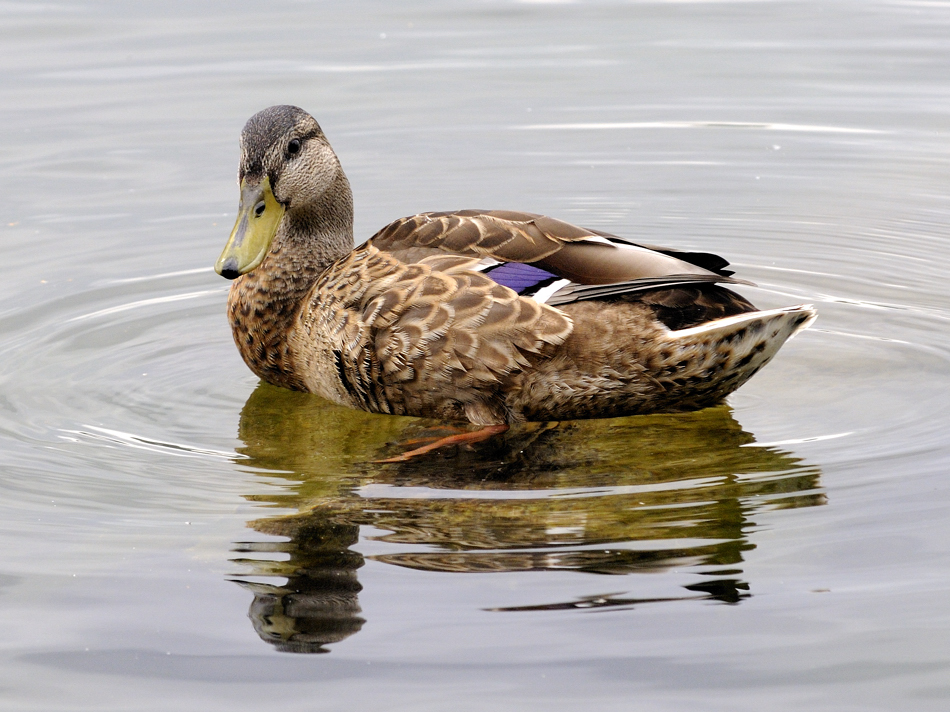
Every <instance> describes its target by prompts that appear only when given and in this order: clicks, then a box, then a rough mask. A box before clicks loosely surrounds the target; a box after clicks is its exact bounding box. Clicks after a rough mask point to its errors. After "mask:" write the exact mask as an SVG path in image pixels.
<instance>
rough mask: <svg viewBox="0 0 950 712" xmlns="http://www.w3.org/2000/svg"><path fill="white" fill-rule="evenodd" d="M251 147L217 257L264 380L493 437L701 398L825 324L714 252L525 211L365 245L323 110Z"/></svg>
mask: <svg viewBox="0 0 950 712" xmlns="http://www.w3.org/2000/svg"><path fill="white" fill-rule="evenodd" d="M240 152H241V154H240V163H239V170H238V183H239V185H240V203H239V208H238V215H237V220H236V222H235V225H234V229H233V230H232V232H231V235H230V237H229V239H228V241H227V244H226V246H225V248H224V251H223V252H222V253H221V256H220V257H219V258H218V260H217V262H216V264H215V270H216V272H217V273H218V274H220V275H221V276H222V277H225V278H227V279H229V280H233V281H232V284H231V287H230V291H229V295H228V302H227V313H228V318H229V321H230V325H231V330H232V334H233V337H234V342H235V344H236V345H237V348H238V351H239V352H240V354H241V356H242V358H243V359H244V361H245V363H246V364H247V365H248V367H250V369H251V371H253V372H254V373H255V374H256V375H257V376H258V377H259V378H261V379H263V380H264V381H266V382H268V383H271V384H273V385H275V386H279V387H282V388H288V389H292V390H296V391H306V392H309V393H313V394H316V395H318V396H321V397H322V398H324V399H326V400H328V401H331V402H333V403H336V404H339V405H342V406H346V407H350V408H357V409H362V410H365V411H370V412H373V413H383V414H391V415H406V416H419V417H426V418H436V419H439V420H443V421H457V422H460V423H468V424H471V425H474V426H479V427H481V428H484V429H486V432H489V433H494V432H499V431H502V430H504V429H506V428H507V427H509V426H511V425H512V424H515V423H522V422H529V421H537V422H552V421H564V420H575V419H584V418H607V417H617V416H627V415H637V414H646V413H666V412H677V411H693V410H698V409H701V408H706V407H710V406H714V405H717V404H719V403H721V402H722V401H723V400H724V399H725V398H726V396H728V395H729V394H730V393H732V392H733V391H735V390H736V389H737V388H739V387H740V386H741V385H742V384H744V383H745V382H746V381H747V380H749V378H751V377H752V376H753V375H754V374H755V373H756V372H757V371H759V370H760V369H761V368H762V367H763V366H765V365H766V364H767V363H768V362H769V361H770V360H771V359H772V358H773V357H774V356H775V354H776V353H777V352H778V350H779V349H780V348H781V346H782V345H783V344H784V343H785V342H786V341H787V340H788V339H789V338H791V337H792V336H793V335H794V334H796V333H797V332H799V331H800V330H802V329H804V328H806V327H807V326H808V325H809V324H811V322H812V321H814V319H815V317H816V312H815V309H814V308H813V307H812V306H811V305H808V304H802V305H798V306H792V307H784V308H779V309H769V310H758V309H757V308H756V307H754V306H753V305H752V304H751V303H750V302H749V301H748V300H747V299H746V298H745V297H743V296H741V295H739V294H738V293H737V292H735V291H733V290H732V289H730V288H729V287H730V286H732V285H736V284H745V285H750V284H752V283H751V282H747V281H745V280H742V279H739V278H737V277H735V276H733V275H734V272H733V271H731V270H729V269H727V267H728V266H729V263H728V262H727V261H726V260H725V259H723V258H722V257H719V256H718V255H714V254H711V253H707V252H694V251H688V250H679V249H674V248H666V247H659V246H655V245H650V244H644V243H642V242H639V241H636V240H633V239H629V238H626V237H620V236H618V235H614V234H611V233H607V232H603V231H600V230H592V229H588V228H583V227H578V226H576V225H573V224H570V223H568V222H564V221H561V220H558V219H555V218H551V217H547V216H544V215H538V214H533V213H528V212H519V211H513V210H475V209H466V210H458V211H451V212H428V213H421V214H418V215H412V216H409V217H403V218H400V219H398V220H395V221H393V222H391V223H390V224H389V225H386V226H385V227H383V228H382V229H381V230H380V231H379V232H377V233H376V234H375V235H374V236H372V237H371V238H369V239H368V240H367V241H365V242H364V243H362V244H360V245H358V246H355V247H354V236H353V193H352V190H351V188H350V184H349V181H348V180H347V178H346V175H345V173H344V172H343V169H342V167H341V164H340V161H339V159H338V157H337V155H336V153H335V152H334V150H333V149H332V148H331V146H330V143H329V141H328V140H327V137H326V135H325V134H324V132H323V130H322V129H321V127H320V125H319V124H318V123H317V121H316V119H314V118H313V116H311V115H310V114H309V113H307V112H306V111H304V110H303V109H301V108H298V107H295V106H272V107H270V108H268V109H265V110H263V111H261V112H259V113H257V114H255V115H254V116H252V117H251V118H250V119H249V120H248V121H247V124H246V125H245V126H244V129H243V131H242V132H241V139H240ZM726 285H729V286H726ZM466 427H470V426H466Z"/></svg>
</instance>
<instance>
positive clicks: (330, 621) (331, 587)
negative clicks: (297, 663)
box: [239, 518, 365, 653]
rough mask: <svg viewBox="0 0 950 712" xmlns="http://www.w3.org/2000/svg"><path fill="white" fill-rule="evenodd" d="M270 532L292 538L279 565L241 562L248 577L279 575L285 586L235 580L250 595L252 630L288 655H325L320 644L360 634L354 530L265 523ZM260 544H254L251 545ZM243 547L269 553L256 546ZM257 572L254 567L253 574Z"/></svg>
mask: <svg viewBox="0 0 950 712" xmlns="http://www.w3.org/2000/svg"><path fill="white" fill-rule="evenodd" d="M266 521H267V523H268V525H269V526H266V527H262V529H269V530H270V531H269V533H272V534H282V535H284V536H288V537H290V541H288V542H286V543H284V544H281V545H280V551H282V552H285V553H288V554H289V555H290V558H289V560H287V561H283V562H274V561H261V560H258V559H245V560H243V561H241V563H243V564H246V565H250V567H251V571H250V572H248V573H247V574H245V575H248V576H267V575H270V576H274V575H280V574H283V575H284V576H286V578H287V582H286V583H285V584H284V585H283V586H273V585H269V584H260V583H251V582H243V581H239V582H240V583H241V584H242V585H243V586H245V587H246V588H248V589H250V590H251V591H253V593H254V601H253V602H252V603H251V608H250V610H249V611H248V617H249V618H250V619H251V622H252V623H253V625H254V630H256V631H257V634H258V635H259V636H260V637H261V639H262V640H266V641H267V642H268V643H271V644H273V645H274V646H275V647H276V648H277V649H278V650H280V651H283V652H288V653H325V652H327V650H326V648H324V647H323V646H324V645H328V644H330V643H338V642H339V641H341V640H344V639H345V638H348V637H350V636H351V635H353V634H354V633H357V632H359V630H360V628H362V627H363V623H364V622H365V621H364V619H363V618H361V617H360V616H359V614H360V612H361V609H360V605H359V600H358V598H357V595H358V594H359V592H360V590H361V589H362V586H360V583H359V581H357V578H356V570H357V569H358V568H359V567H360V566H362V565H363V557H362V556H360V555H359V554H357V553H355V552H353V551H350V550H349V548H348V547H350V546H351V545H353V544H355V543H356V541H357V538H358V532H359V530H358V527H351V526H334V525H333V524H329V523H326V522H320V521H317V520H315V519H313V520H311V519H304V520H301V519H299V518H286V519H272V520H266ZM255 545H258V546H255ZM241 548H242V549H243V550H245V551H247V550H257V551H259V550H260V549H261V548H264V549H266V550H268V551H273V550H274V547H273V546H271V545H267V546H265V547H260V546H259V542H250V543H247V544H242V545H241ZM255 569H257V570H256V571H255Z"/></svg>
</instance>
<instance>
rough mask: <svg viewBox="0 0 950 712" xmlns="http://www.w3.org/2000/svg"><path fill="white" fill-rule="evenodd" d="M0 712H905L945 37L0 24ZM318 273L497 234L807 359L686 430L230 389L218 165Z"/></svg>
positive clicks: (702, 22) (948, 88)
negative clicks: (639, 282)
mask: <svg viewBox="0 0 950 712" xmlns="http://www.w3.org/2000/svg"><path fill="white" fill-rule="evenodd" d="M0 37H2V43H3V44H2V50H0V61H2V67H3V70H4V71H3V73H2V75H0V92H2V94H3V103H2V108H0V127H2V129H3V136H4V140H3V141H2V142H0V165H2V168H3V170H2V172H0V175H2V178H0V181H2V187H3V192H4V195H5V196H6V197H7V200H6V202H5V207H4V209H3V216H2V217H3V219H2V221H0V234H2V244H3V245H4V247H5V249H4V256H5V258H6V260H5V263H4V266H5V268H6V269H5V272H4V275H5V276H4V280H3V282H2V284H3V287H2V289H3V301H2V302H0V354H2V360H0V364H2V365H0V468H2V470H0V471H2V476H0V514H2V517H0V522H2V524H0V546H2V551H3V554H2V556H0V625H2V626H3V629H4V631H5V635H4V636H3V643H2V645H0V655H2V660H3V665H2V672H0V708H2V709H10V710H50V709H63V710H67V709H68V710H73V709H75V710H82V709H90V710H91V709H96V710H100V709H117V710H119V709H121V710H129V709H137V710H138V709H141V710H149V709H154V710H166V709H171V708H174V709H195V710H198V709H200V710H214V709H228V710H234V709H251V708H258V707H260V706H263V705H267V706H292V707H294V708H306V709H310V708H312V709H349V708H354V709H413V710H419V709H432V710H442V709H447V708H448V707H450V706H451V707H452V708H453V709H460V710H469V709H470V710H491V709H499V710H501V709H518V710H528V709H546V710H549V709H565V710H568V709H592V708H596V709H603V710H614V709H616V710H627V709H630V708H631V705H632V704H634V701H635V702H636V705H638V708H642V709H657V710H666V709H670V710H673V709H676V710H679V709H684V708H686V707H690V706H693V707H697V708H699V709H709V710H712V709H729V710H736V709H789V710H792V709H801V708H803V707H806V706H807V707H808V708H809V709H816V710H821V709H828V710H847V709H856V710H857V709H861V710H864V709H897V708H900V709H915V710H925V709H934V710H939V709H946V708H947V705H948V698H950V654H948V652H947V651H948V650H950V614H948V609H947V603H946V602H947V600H950V597H948V593H950V544H948V542H950V524H948V522H950V516H948V515H950V485H948V481H947V478H946V471H947V469H948V467H947V466H948V463H950V450H948V446H947V444H946V437H945V432H946V423H947V422H948V418H947V416H948V412H947V411H948V405H947V403H948V399H947V386H948V384H950V337H948V335H947V334H948V328H947V327H948V320H950V301H948V289H947V286H946V284H947V283H946V279H945V277H944V271H945V265H946V263H947V261H948V258H950V248H948V245H947V240H946V236H947V234H948V231H950V203H948V198H947V186H948V185H950V168H948V165H950V163H948V159H950V144H948V131H950V73H948V71H947V68H948V67H950V4H948V3H943V2H900V1H894V2H876V1H875V2H858V1H857V0H854V1H848V0H841V1H840V2H755V1H752V2H612V1H603V2H575V3H557V2H507V1H503V0H490V1H486V2H439V3H436V2H426V1H425V0H413V1H412V2H409V3H401V4H399V6H398V7H394V6H392V5H390V4H385V3H374V2H351V3H346V4H345V5H344V4H330V3H324V2H290V1H286V2H276V3H271V4H269V5H268V6H266V7H265V6H261V5H260V4H258V3H249V2H228V3H224V2H212V1H210V0H199V1H198V2H189V3H171V4H169V3H167V2H164V3H157V2H155V3H153V2H142V3H136V4H134V5H129V4H124V3H115V2H92V3H63V4H55V3H50V4H42V3H27V2H8V3H0ZM275 103H293V104H297V105H300V106H302V107H304V108H306V109H308V110H309V111H311V112H312V113H313V114H314V115H315V116H316V117H317V119H318V120H319V121H320V122H321V124H322V126H323V128H324V130H325V131H326V133H327V135H328V137H329V139H330V141H331V142H332V143H333V145H334V147H335V149H336V150H337V152H338V154H339V155H340V158H341V161H342V162H343V165H344V168H345V170H346V171H347V174H348V175H349V177H350V179H351V182H352V184H353V188H354V192H355V197H356V210H357V223H356V231H357V235H358V236H359V239H365V238H366V237H368V236H369V235H371V234H372V233H373V232H374V231H375V230H376V229H378V228H379V227H381V226H382V225H384V224H385V223H386V222H388V221H389V220H392V219H394V218H396V217H399V216H402V215H408V214H412V213H415V212H419V211H423V210H440V209H453V208H472V207H477V208H511V209H521V210H528V211H533V212H540V213H546V214H550V215H553V216H555V217H559V218H562V219H567V220H570V221H573V222H576V223H578V224H582V225H585V226H589V227H592V228H597V229H601V230H608V231H611V232H616V233H619V234H624V235H629V236H632V237H638V238H641V239H643V240H644V241H646V242H650V243H656V244H669V245H671V246H676V247H683V248H688V249H702V250H706V251H714V252H718V253H720V254H723V255H724V256H726V257H727V258H729V259H730V260H731V261H732V262H733V264H735V265H736V266H737V269H738V271H739V273H740V276H742V277H744V278H747V279H751V280H753V281H755V282H756V283H757V284H758V285H759V286H758V287H757V288H747V289H743V293H744V294H746V295H747V296H748V297H749V298H750V299H752V300H753V301H754V302H755V303H756V304H758V305H759V306H761V307H763V308H768V307H776V306H781V305H788V304H795V303H803V302H807V303H814V304H815V305H816V306H817V308H818V310H819V314H820V317H819V320H818V322H816V324H815V325H814V326H813V327H812V328H811V329H809V330H808V331H807V332H804V333H803V334H801V335H800V336H799V337H797V338H796V339H795V340H794V341H792V342H790V343H789V344H788V345H787V346H786V347H785V348H784V349H783V350H782V352H781V354H780V355H779V356H778V357H777V358H776V360H775V361H774V362H773V363H772V364H770V365H769V366H768V368H766V369H765V370H764V371H763V372H762V373H760V374H759V375H757V376H756V377H755V378H754V379H753V380H752V381H751V382H750V383H749V384H747V385H746V386H744V387H743V388H742V389H741V390H740V391H738V392H737V393H736V394H735V395H734V396H732V397H731V398H730V399H729V402H728V403H727V404H725V405H723V406H720V407H717V408H712V409H707V410H705V411H702V412H699V413H692V414H678V415H663V416H646V417H634V418H620V419H613V420H600V421H586V422H564V423H551V424H535V425H529V426H524V427H519V428H515V429H513V430H512V431H510V432H509V433H507V434H506V435H505V436H504V437H500V438H497V439H495V440H492V441H490V442H487V443H482V444H479V445H477V446H475V447H474V448H471V449H466V448H455V449H450V450H447V451H445V452H440V453H436V454H433V455H431V456H428V457H426V458H423V459H420V460H418V461H414V462H411V463H404V464H396V465H387V464H381V463H379V462H377V461H378V460H380V459H384V458H385V457H388V456H391V455H393V454H395V453H398V452H400V451H402V450H404V449H405V447H406V443H408V442H410V441H414V440H419V439H425V438H428V437H435V436H438V435H444V434H445V433H446V432H449V430H447V426H446V425H445V424H440V423H436V422H432V421H425V420H418V419H408V418H395V417H392V418H391V417H384V416H374V415H369V414H365V413H357V412H351V411H347V410H344V409H341V408H337V407H335V406H331V405H329V404H326V403H324V402H322V401H320V400H319V399H316V398H314V397H310V396H306V395H302V394H295V393H290V392H286V391H282V390H279V389H275V388H272V387H270V386H266V385H261V384H259V383H258V381H257V379H256V378H255V377H254V376H253V375H252V374H251V373H250V372H249V371H248V370H247V369H246V367H245V366H244V364H243V363H242V362H241V360H240V358H239V356H238V354H237V352H236V349H235V348H234V346H233V343H232V341H231V336H230V333H229V329H228V325H227V323H226V319H225V317H224V302H225V299H226V293H227V287H228V285H227V283H225V282H224V280H221V279H220V278H219V277H217V275H215V274H214V273H213V272H212V270H211V267H210V266H211V265H212V264H213V262H214V260H215V258H216V257H217V254H218V253H219V251H220V249H221V247H222V246H223V244H224V241H225V239H226V237H227V234H228V232H229V230H230V227H231V223H232V222H233V220H234V214H235V207H236V203H237V198H238V195H237V190H236V187H235V185H234V175H235V171H236V166H237V137H238V134H239V132H240V129H241V126H242V125H243V123H244V121H245V120H246V119H247V118H248V117H249V116H250V115H251V114H253V113H254V112H256V111H258V110H260V109H261V108H264V107H266V106H268V105H270V104H275Z"/></svg>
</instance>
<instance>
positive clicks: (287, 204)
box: [214, 106, 353, 279]
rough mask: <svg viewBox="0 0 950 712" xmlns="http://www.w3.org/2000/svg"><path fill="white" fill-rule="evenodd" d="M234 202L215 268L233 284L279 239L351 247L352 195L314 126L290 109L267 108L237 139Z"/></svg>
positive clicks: (308, 118)
mask: <svg viewBox="0 0 950 712" xmlns="http://www.w3.org/2000/svg"><path fill="white" fill-rule="evenodd" d="M238 183H239V185H240V187H241V202H240V205H239V206H238V214H237V220H236V221H235V224H234V229H233V230H232V231H231V237H230V238H229V239H228V243H227V245H226V246H225V248H224V251H223V252H222V253H221V256H220V257H219V258H218V261H217V262H216V263H215V266H214V269H215V271H216V272H217V273H218V274H220V275H221V276H222V277H225V278H227V279H235V278H237V277H239V276H240V275H242V274H247V273H248V272H251V271H252V270H254V269H255V268H257V267H258V266H259V265H260V264H261V263H262V262H263V261H264V259H265V258H266V257H267V255H268V253H269V252H270V251H271V249H272V246H273V245H274V243H275V239H276V240H277V241H280V238H281V237H282V236H283V237H284V238H285V239H293V238H294V237H296V238H297V240H295V241H299V239H300V238H301V237H307V236H312V237H319V236H320V235H321V234H323V233H329V234H331V235H332V234H338V233H341V232H342V233H344V234H343V235H341V237H342V238H343V241H344V242H345V241H346V239H347V238H348V239H349V245H350V246H352V213H353V207H352V194H351V192H350V189H349V184H348V182H347V180H346V176H345V175H344V174H343V169H342V168H341V167H340V162H339V160H338V159H337V157H336V154H335V153H334V152H333V149H332V148H331V147H330V144H329V142H328V141H327V139H326V136H324V134H323V130H322V129H321V128H320V125H319V124H318V123H317V121H316V120H315V119H314V118H313V117H312V116H311V115H310V114H308V113H307V112H306V111H304V110H303V109H299V108H297V107H296V106H272V107H270V108H268V109H264V110H263V111H261V112H259V113H257V114H255V115H254V116H252V117H251V118H250V119H249V120H248V122H247V124H245V126H244V130H243V131H242V132H241V163H240V167H239V169H238Z"/></svg>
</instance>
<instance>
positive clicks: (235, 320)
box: [228, 172, 353, 390]
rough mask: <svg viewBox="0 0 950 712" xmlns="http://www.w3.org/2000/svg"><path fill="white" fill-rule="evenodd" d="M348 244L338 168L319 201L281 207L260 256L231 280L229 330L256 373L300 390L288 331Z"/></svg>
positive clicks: (344, 186)
mask: <svg viewBox="0 0 950 712" xmlns="http://www.w3.org/2000/svg"><path fill="white" fill-rule="evenodd" d="M352 249H353V195H352V193H351V191H350V186H349V183H348V182H347V180H346V176H345V175H343V173H342V172H341V173H340V174H339V177H338V178H337V180H336V181H334V183H333V184H331V186H330V188H329V189H328V190H327V191H326V192H325V193H324V194H323V196H321V198H320V200H319V201H317V202H316V203H314V204H312V205H309V206H307V209H305V210H300V209H298V210H288V211H287V213H286V214H285V215H284V219H283V220H282V221H281V223H280V227H279V228H278V230H277V234H276V235H275V236H274V241H273V243H272V244H271V248H270V252H268V254H267V257H265V258H264V261H263V262H261V264H260V266H258V267H257V268H256V269H255V270H253V271H252V272H250V273H248V274H246V275H243V276H241V277H238V278H237V279H236V280H234V283H233V284H232V285H231V292H230V295H229V297H228V316H229V318H230V321H231V331H232V335H233V336H234V341H235V343H236V344H237V347H238V350H239V351H240V352H241V356H242V357H243V358H244V361H245V363H247V365H248V366H249V367H250V369H251V370H252V371H254V373H256V374H257V375H258V376H259V377H261V378H262V379H264V380H265V381H267V382H268V383H272V384H274V385H276V386H282V387H284V388H292V389H294V390H304V386H303V381H302V379H301V378H300V377H299V375H298V374H296V373H295V369H294V364H293V357H292V354H291V353H290V350H289V346H288V343H287V339H288V336H289V334H290V333H291V331H292V330H293V327H294V324H295V322H296V319H297V314H298V313H299V311H300V306H301V303H302V301H303V299H304V297H306V295H307V294H308V293H309V292H310V289H311V288H312V287H313V284H314V282H315V281H316V280H317V277H319V276H320V275H321V274H322V273H323V272H324V271H325V270H326V269H327V267H329V266H330V265H331V264H332V263H333V262H335V261H336V260H338V259H340V258H341V257H343V256H344V255H346V254H347V253H349V252H350V250H352Z"/></svg>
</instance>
